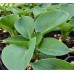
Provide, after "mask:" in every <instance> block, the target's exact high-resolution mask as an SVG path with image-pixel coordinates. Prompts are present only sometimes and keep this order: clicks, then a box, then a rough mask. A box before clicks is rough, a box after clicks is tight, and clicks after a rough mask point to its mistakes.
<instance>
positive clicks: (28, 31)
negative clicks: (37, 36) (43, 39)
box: [15, 16, 34, 39]
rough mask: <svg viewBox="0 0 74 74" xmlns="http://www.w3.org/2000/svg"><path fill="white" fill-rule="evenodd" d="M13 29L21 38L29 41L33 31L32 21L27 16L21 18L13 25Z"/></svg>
mask: <svg viewBox="0 0 74 74" xmlns="http://www.w3.org/2000/svg"><path fill="white" fill-rule="evenodd" d="M15 28H16V30H17V31H18V32H19V33H21V35H22V36H24V37H25V38H28V39H30V38H31V36H32V33H33V30H34V20H33V19H32V18H31V17H29V16H22V17H21V18H20V19H19V20H18V21H17V22H16V23H15Z"/></svg>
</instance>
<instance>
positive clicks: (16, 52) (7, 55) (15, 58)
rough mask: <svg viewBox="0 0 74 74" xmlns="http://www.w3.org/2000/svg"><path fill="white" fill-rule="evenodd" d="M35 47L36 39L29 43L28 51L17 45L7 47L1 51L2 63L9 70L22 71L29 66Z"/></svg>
mask: <svg viewBox="0 0 74 74" xmlns="http://www.w3.org/2000/svg"><path fill="white" fill-rule="evenodd" d="M35 45H36V38H32V40H31V41H30V42H29V49H26V48H24V47H21V46H18V45H9V46H7V47H5V48H4V49H3V51H2V61H3V63H4V65H5V66H6V67H7V68H8V69H11V70H22V69H25V68H26V67H27V65H28V64H29V62H30V60H31V58H32V56H33V52H34V49H35Z"/></svg>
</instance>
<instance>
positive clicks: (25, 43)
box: [3, 35, 29, 47]
mask: <svg viewBox="0 0 74 74" xmlns="http://www.w3.org/2000/svg"><path fill="white" fill-rule="evenodd" d="M3 42H5V43H10V44H17V45H23V46H26V47H27V46H28V42H29V40H28V39H26V38H24V37H22V36H19V35H18V36H13V37H9V38H7V39H5V40H3Z"/></svg>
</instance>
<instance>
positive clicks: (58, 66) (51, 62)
mask: <svg viewBox="0 0 74 74" xmlns="http://www.w3.org/2000/svg"><path fill="white" fill-rule="evenodd" d="M32 67H33V69H34V70H74V66H73V65H71V64H69V63H68V62H66V61H64V60H60V59H56V58H47V59H42V60H39V61H37V62H34V63H33V64H32Z"/></svg>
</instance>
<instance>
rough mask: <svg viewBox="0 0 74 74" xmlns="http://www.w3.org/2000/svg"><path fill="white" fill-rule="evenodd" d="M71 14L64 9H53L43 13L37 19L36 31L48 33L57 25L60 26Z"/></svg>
mask: <svg viewBox="0 0 74 74" xmlns="http://www.w3.org/2000/svg"><path fill="white" fill-rule="evenodd" d="M68 16H69V14H68V13H66V12H63V11H51V12H46V13H43V14H41V15H40V16H39V17H38V18H37V19H36V20H35V30H36V32H41V33H42V34H46V33H48V32H50V31H51V30H52V29H54V28H55V27H57V26H59V24H61V23H62V22H64V21H66V19H67V18H68Z"/></svg>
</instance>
